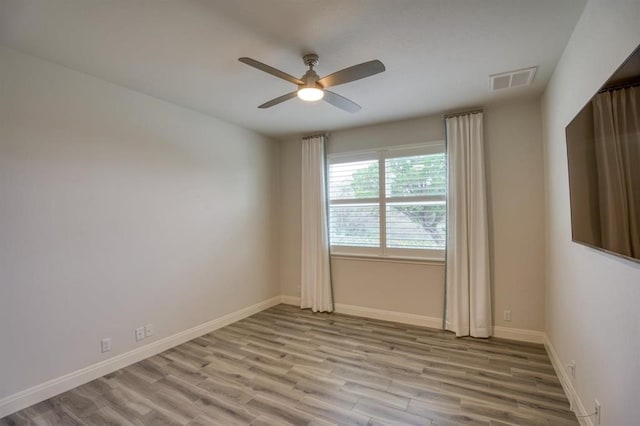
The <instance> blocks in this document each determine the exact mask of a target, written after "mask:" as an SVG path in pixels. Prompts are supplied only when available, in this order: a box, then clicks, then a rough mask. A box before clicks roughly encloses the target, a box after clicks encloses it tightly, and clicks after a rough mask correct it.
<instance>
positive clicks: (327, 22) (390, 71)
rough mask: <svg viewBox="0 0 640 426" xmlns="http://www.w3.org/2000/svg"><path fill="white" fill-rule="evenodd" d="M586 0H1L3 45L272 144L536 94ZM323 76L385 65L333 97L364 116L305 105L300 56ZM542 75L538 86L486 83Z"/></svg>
mask: <svg viewBox="0 0 640 426" xmlns="http://www.w3.org/2000/svg"><path fill="white" fill-rule="evenodd" d="M584 4H585V0H474V1H470V0H193V1H186V0H182V1H178V0H166V1H158V0H138V1H131V0H102V1H98V0H3V1H2V2H0V43H1V44H4V45H5V46H7V47H10V48H13V49H16V50H19V51H22V52H25V53H29V54H32V55H35V56H38V57H40V58H44V59H48V60H51V61H53V62H56V63H59V64H62V65H64V66H67V67H69V68H72V69H75V70H78V71H82V72H85V73H88V74H91V75H94V76H97V77H100V78H103V79H105V80H108V81H110V82H113V83H116V84H119V85H122V86H125V87H128V88H130V89H133V90H137V91H140V92H143V93H146V94H148V95H151V96H155V97H157V98H160V99H164V100H167V101H170V102H173V103H176V104H179V105H182V106H185V107H188V108H192V109H195V110H198V111H201V112H203V113H206V114H209V115H212V116H215V117H218V118H221V119H224V120H227V121H230V122H233V123H236V124H239V125H241V126H243V127H246V128H250V129H253V130H256V131H258V132H261V133H264V134H268V135H271V136H284V135H288V134H299V133H303V132H315V131H324V130H335V129H339V128H345V127H354V126H359V125H365V124H370V123H374V122H381V121H390V120H396V119H403V118H410V117H417V116H422V115H429V114H438V113H442V112H444V111H452V110H458V109H464V108H468V107H476V106H483V105H487V104H489V103H493V102H497V101H501V100H503V99H507V98H513V97H518V96H533V95H537V94H540V93H541V92H542V90H543V88H544V86H545V85H546V83H547V81H548V79H549V76H550V75H551V72H552V71H553V68H554V67H555V64H556V62H557V60H558V58H559V57H560V55H561V53H562V51H563V50H564V47H565V46H566V44H567V41H568V39H569V36H570V35H571V32H572V31H573V28H574V26H575V24H576V22H577V20H578V17H579V16H580V13H581V12H582V9H583V8H584ZM309 52H313V53H317V54H318V55H320V64H319V65H318V67H317V68H316V70H317V71H318V74H320V75H321V76H324V75H327V74H330V73H332V72H334V71H337V70H339V69H342V68H345V67H348V66H351V65H354V64H357V63H361V62H365V61H368V60H371V59H379V60H381V61H382V62H383V63H384V64H385V65H386V68H387V70H386V71H385V72H384V73H382V74H378V75H375V76H373V77H370V78H366V79H363V80H359V81H356V82H352V83H349V84H346V85H343V86H338V87H335V89H333V90H334V91H335V92H336V93H339V94H341V95H343V96H346V97H348V98H350V99H352V100H353V101H355V102H356V103H358V104H360V105H361V106H362V110H361V111H360V112H358V113H356V114H349V113H347V112H344V111H342V110H339V109H337V108H335V107H333V106H331V105H329V104H327V103H326V102H318V103H304V102H303V101H300V100H298V99H293V100H291V101H288V102H285V103H283V104H280V105H278V106H275V107H273V108H270V109H266V110H260V109H258V108H257V106H258V105H259V104H261V103H263V102H265V101H267V100H269V99H271V98H274V97H277V96H279V95H282V94H284V93H287V92H290V91H292V90H294V89H295V86H294V85H292V84H290V83H287V82H285V81H283V80H279V79H277V78H275V77H273V76H270V75H268V74H265V73H263V72H261V71H258V70H256V69H254V68H251V67H249V66H247V65H244V64H242V63H240V62H238V60H237V58H239V57H241V56H249V57H252V58H254V59H257V60H258V61H261V62H264V63H267V64H269V65H271V66H274V67H276V68H279V69H281V70H283V71H285V72H288V73H289V74H292V75H294V76H296V77H298V76H301V75H302V74H303V73H304V71H305V70H306V68H305V66H304V64H303V63H302V59H301V57H302V55H303V54H305V53H309ZM530 66H538V67H539V68H538V72H537V75H536V78H535V80H534V84H533V85H532V86H529V87H526V88H519V89H511V90H505V91H503V92H494V93H490V92H489V90H488V76H489V74H495V73H499V72H503V71H509V70H514V69H519V68H525V67H530Z"/></svg>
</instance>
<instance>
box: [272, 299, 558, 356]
mask: <svg viewBox="0 0 640 426" xmlns="http://www.w3.org/2000/svg"><path fill="white" fill-rule="evenodd" d="M282 303H286V304H288V305H296V306H299V305H300V298H299V297H296V296H282ZM336 312H337V313H339V314H347V315H355V316H359V317H365V318H373V319H380V320H385V321H393V322H399V323H403V324H412V325H419V326H422V327H430V328H438V329H440V328H442V318H436V317H429V316H426V315H416V314H407V313H404V312H397V311H387V310H384V309H377V308H369V307H366V306H356V305H346V304H344V303H336ZM493 335H494V336H495V337H500V338H503V339H511V340H519V341H522V342H531V343H540V344H542V343H544V342H545V334H544V333H543V332H542V331H535V330H523V329H519V328H509V327H499V326H498V327H493Z"/></svg>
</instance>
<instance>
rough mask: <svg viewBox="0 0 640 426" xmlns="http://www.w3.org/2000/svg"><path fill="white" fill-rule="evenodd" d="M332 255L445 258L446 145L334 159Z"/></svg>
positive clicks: (331, 170) (331, 166)
mask: <svg viewBox="0 0 640 426" xmlns="http://www.w3.org/2000/svg"><path fill="white" fill-rule="evenodd" d="M329 229H330V240H331V251H332V253H333V254H353V255H375V256H389V257H394V256H395V257H417V258H427V259H436V260H441V259H444V249H445V242H446V158H445V153H444V143H442V142H438V143H431V144H425V145H422V146H414V147H409V148H406V147H405V148H394V149H385V150H378V151H372V152H364V153H358V154H340V155H332V156H330V157H329Z"/></svg>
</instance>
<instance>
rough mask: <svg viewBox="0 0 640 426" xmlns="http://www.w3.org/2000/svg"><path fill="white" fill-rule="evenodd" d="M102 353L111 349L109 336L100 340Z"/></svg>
mask: <svg viewBox="0 0 640 426" xmlns="http://www.w3.org/2000/svg"><path fill="white" fill-rule="evenodd" d="M100 345H101V348H102V353H105V352H109V351H110V350H111V338H110V337H105V338H104V339H102V340H101V341H100Z"/></svg>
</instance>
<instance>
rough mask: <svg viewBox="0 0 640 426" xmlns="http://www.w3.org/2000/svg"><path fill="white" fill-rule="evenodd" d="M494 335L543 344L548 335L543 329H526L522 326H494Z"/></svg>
mask: <svg viewBox="0 0 640 426" xmlns="http://www.w3.org/2000/svg"><path fill="white" fill-rule="evenodd" d="M493 336H494V337H499V338H501V339H510V340H519V341H521V342H530V343H540V344H543V343H544V342H545V339H546V335H545V334H544V332H542V331H536V330H526V329H522V328H511V327H501V326H499V325H496V326H493Z"/></svg>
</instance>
